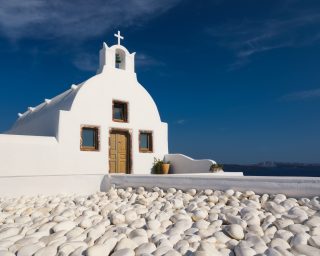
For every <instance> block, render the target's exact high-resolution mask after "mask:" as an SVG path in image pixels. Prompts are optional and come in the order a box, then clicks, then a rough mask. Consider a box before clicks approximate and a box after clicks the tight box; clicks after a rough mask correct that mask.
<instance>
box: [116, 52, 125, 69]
mask: <svg viewBox="0 0 320 256" xmlns="http://www.w3.org/2000/svg"><path fill="white" fill-rule="evenodd" d="M115 67H116V68H118V69H123V70H125V69H126V53H125V52H124V50H122V49H116V53H115Z"/></svg>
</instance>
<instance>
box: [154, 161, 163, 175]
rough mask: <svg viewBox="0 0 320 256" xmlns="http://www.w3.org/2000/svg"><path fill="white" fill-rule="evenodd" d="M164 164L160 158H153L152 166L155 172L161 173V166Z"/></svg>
mask: <svg viewBox="0 0 320 256" xmlns="http://www.w3.org/2000/svg"><path fill="white" fill-rule="evenodd" d="M162 164H163V161H162V160H160V159H159V158H154V160H153V166H152V173H153V174H161V166H162Z"/></svg>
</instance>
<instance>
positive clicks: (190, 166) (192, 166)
mask: <svg viewBox="0 0 320 256" xmlns="http://www.w3.org/2000/svg"><path fill="white" fill-rule="evenodd" d="M164 161H165V162H170V165H171V166H170V173H171V174H183V173H209V172H210V167H211V166H212V165H213V164H216V162H215V161H213V160H210V159H203V160H195V159H192V158H191V157H188V156H185V155H182V154H168V155H165V156H164Z"/></svg>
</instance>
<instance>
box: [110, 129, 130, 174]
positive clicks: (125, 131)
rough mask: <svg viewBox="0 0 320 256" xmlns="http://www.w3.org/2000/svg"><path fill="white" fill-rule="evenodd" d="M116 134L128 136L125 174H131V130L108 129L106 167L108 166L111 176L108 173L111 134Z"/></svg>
mask: <svg viewBox="0 0 320 256" xmlns="http://www.w3.org/2000/svg"><path fill="white" fill-rule="evenodd" d="M116 132H121V133H126V134H127V136H128V145H127V149H128V152H127V163H128V164H127V171H126V174H131V173H132V130H130V129H123V128H110V129H109V139H108V140H109V150H108V165H109V170H108V171H109V174H113V173H111V172H110V170H111V165H110V154H111V134H112V133H116Z"/></svg>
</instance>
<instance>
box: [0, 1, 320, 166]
mask: <svg viewBox="0 0 320 256" xmlns="http://www.w3.org/2000/svg"><path fill="white" fill-rule="evenodd" d="M48 2H49V1H41V0H24V1H21V0H10V1H1V2H0V67H1V69H0V75H1V94H0V114H1V118H0V130H1V131H5V130H6V129H8V128H9V127H10V126H11V125H12V124H13V122H14V120H15V119H16V117H17V113H18V112H24V111H25V110H26V108H27V107H29V106H35V105H37V104H39V103H40V102H41V101H42V100H43V99H44V98H51V97H53V96H55V95H56V94H58V93H60V92H62V91H64V90H66V89H68V88H69V87H70V85H71V84H73V83H80V82H82V81H84V80H86V79H88V78H89V77H91V76H92V75H94V74H95V70H96V68H97V65H98V51H99V49H100V48H101V45H102V42H103V41H105V42H106V43H107V44H108V45H112V44H114V43H115V42H116V40H115V38H114V37H113V34H114V32H116V31H117V30H118V29H120V30H121V33H122V34H123V35H124V37H125V40H124V42H123V44H124V45H125V46H126V47H127V48H128V50H129V51H130V52H133V51H135V52H137V55H136V57H137V67H136V71H137V74H138V80H139V81H140V83H141V84H142V85H143V86H144V87H145V88H146V89H147V90H148V91H149V92H150V93H151V95H152V96H153V97H154V99H155V101H156V103H157V105H158V108H159V111H160V114H161V118H162V120H163V121H165V122H168V123H169V140H170V142H169V144H170V151H171V152H180V153H184V154H187V155H190V156H192V157H194V158H212V159H214V160H217V161H219V162H224V163H254V162H259V161H265V160H274V161H290V162H309V163H312V162H320V2H319V1H318V0H308V1H303V0H287V1H285V0H283V1H273V0H259V1H257V0H243V1H235V0H233V1H231V0H230V1H228V0H225V1H224V0H216V1H214V0H202V1H193V0H161V1H159V0H128V1H127V0H126V1H123V2H121V4H120V2H119V1H114V0H91V1H86V0H81V1H63V0H57V1H50V2H51V3H48ZM67 2H68V3H67Z"/></svg>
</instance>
